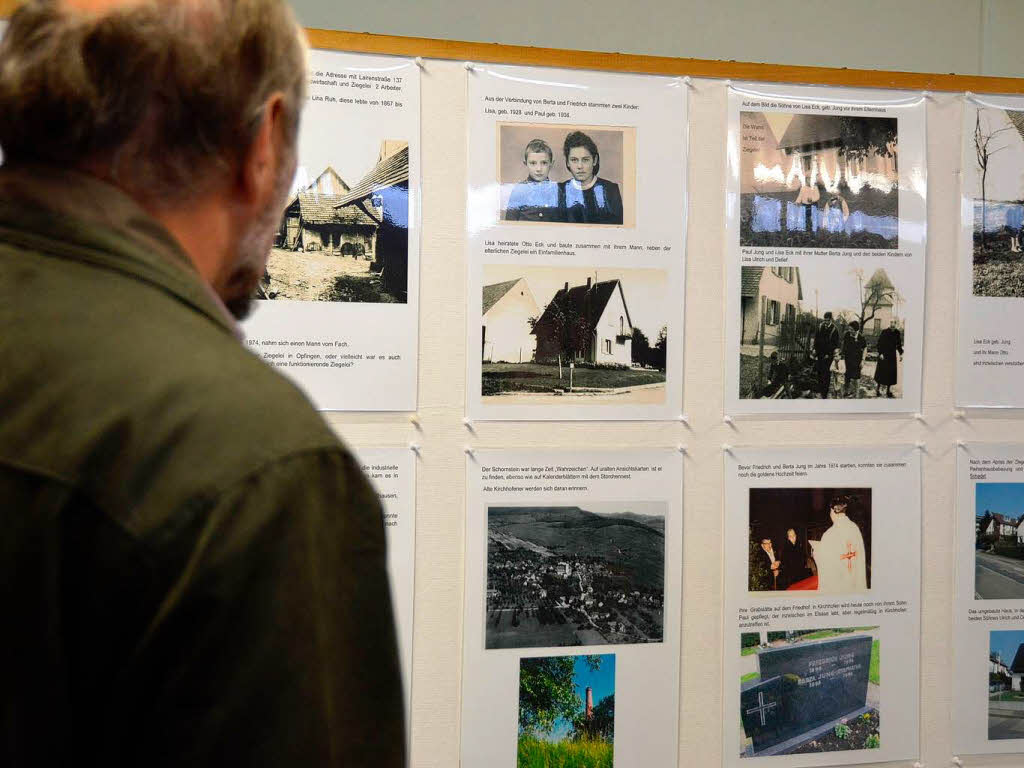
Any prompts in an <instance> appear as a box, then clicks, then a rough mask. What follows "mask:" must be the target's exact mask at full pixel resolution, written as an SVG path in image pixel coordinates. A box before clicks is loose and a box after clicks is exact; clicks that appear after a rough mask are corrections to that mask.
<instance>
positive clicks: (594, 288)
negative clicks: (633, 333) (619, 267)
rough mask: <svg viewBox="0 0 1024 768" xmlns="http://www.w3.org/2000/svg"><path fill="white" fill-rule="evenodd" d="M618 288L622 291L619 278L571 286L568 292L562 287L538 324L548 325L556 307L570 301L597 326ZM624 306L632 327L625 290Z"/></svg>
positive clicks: (569, 303) (571, 305)
mask: <svg viewBox="0 0 1024 768" xmlns="http://www.w3.org/2000/svg"><path fill="white" fill-rule="evenodd" d="M616 289H618V290H619V291H622V283H621V282H620V281H618V280H602V281H601V282H599V283H593V284H592V285H590V286H586V285H576V286H573V287H572V288H570V289H569V290H568V292H566V290H565V288H560V289H559V290H558V291H557V292H556V293H555V295H554V296H553V297H552V299H551V301H550V302H549V303H548V305H547V306H546V307H545V308H544V313H543V314H542V315H541V316H540V320H538V321H537V325H546V324H548V323H550V322H553V320H552V315H553V314H554V312H555V308H558V307H563V306H565V305H566V303H568V306H570V307H572V308H574V309H576V310H577V311H578V312H580V313H582V314H585V315H586V317H587V318H589V321H590V324H591V326H595V325H597V322H598V321H599V320H600V319H601V315H602V314H604V310H605V307H607V306H608V301H609V300H610V299H611V297H612V295H613V294H614V293H615V290H616ZM622 306H623V307H625V308H626V321H627V322H628V323H629V326H630V328H632V327H633V321H632V319H630V317H629V307H628V306H626V294H625V291H622Z"/></svg>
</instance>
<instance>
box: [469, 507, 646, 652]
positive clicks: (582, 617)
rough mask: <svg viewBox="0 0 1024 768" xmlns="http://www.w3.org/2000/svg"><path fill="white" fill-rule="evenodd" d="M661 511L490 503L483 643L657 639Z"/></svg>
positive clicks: (535, 645) (527, 645)
mask: <svg viewBox="0 0 1024 768" xmlns="http://www.w3.org/2000/svg"><path fill="white" fill-rule="evenodd" d="M665 509H666V505H665V503H664V502H587V503H586V504H585V505H582V506H550V507H532V506H523V507H490V508H489V509H488V510H487V605H486V612H485V621H486V632H485V638H486V642H485V647H486V648H488V649H492V648H548V647H558V646H580V645H613V644H624V643H659V642H661V641H662V637H663V617H664V599H665V593H664V583H665Z"/></svg>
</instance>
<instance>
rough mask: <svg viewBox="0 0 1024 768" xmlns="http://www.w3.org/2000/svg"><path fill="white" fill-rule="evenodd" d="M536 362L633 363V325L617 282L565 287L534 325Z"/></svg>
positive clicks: (609, 281) (627, 364) (589, 280)
mask: <svg viewBox="0 0 1024 768" xmlns="http://www.w3.org/2000/svg"><path fill="white" fill-rule="evenodd" d="M534 334H535V335H536V337H537V361H538V362H542V363H543V362H552V361H555V362H557V360H558V359H559V357H563V359H564V357H565V356H566V351H567V350H568V352H569V355H568V356H569V357H570V358H571V360H573V361H580V362H587V363H596V364H598V365H622V366H629V365H631V364H632V362H633V360H632V345H633V323H632V322H631V321H630V319H629V308H628V307H627V306H626V296H625V293H624V292H623V289H622V282H621V281H620V280H605V281H602V282H598V283H595V282H593V281H592V280H591V279H590V278H589V277H588V278H587V282H586V284H585V285H574V286H570V285H569V283H566V284H565V287H564V288H562V290H560V291H559V292H558V293H556V294H555V295H554V297H553V298H552V299H551V301H550V302H549V303H548V305H547V307H546V308H545V310H544V314H542V315H541V316H540V319H539V320H538V321H537V323H536V325H535V326H534Z"/></svg>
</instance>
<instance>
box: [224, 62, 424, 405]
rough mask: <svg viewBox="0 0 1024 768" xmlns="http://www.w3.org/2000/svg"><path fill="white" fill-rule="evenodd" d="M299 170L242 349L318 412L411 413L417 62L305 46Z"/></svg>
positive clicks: (415, 335)
mask: <svg viewBox="0 0 1024 768" xmlns="http://www.w3.org/2000/svg"><path fill="white" fill-rule="evenodd" d="M310 70H311V81H310V87H309V100H308V102H307V103H306V107H305V109H304V110H303V113H302V121H301V124H300V129H299V158H298V171H297V173H296V176H295V179H294V181H293V183H292V190H291V193H290V196H289V200H288V204H287V207H286V209H285V213H284V216H283V217H282V219H281V225H280V229H279V231H278V234H277V236H276V239H275V243H274V248H273V250H272V251H271V254H270V259H269V262H268V264H267V270H266V273H265V275H264V278H263V281H262V282H261V284H260V287H259V293H258V298H259V299H261V300H259V301H256V302H255V305H256V309H255V310H254V312H253V314H252V316H251V318H250V319H249V320H247V321H246V323H245V325H244V330H245V334H246V337H247V340H248V344H249V348H250V349H251V350H253V351H254V352H256V353H258V354H259V355H260V356H262V357H263V358H264V359H265V360H267V361H268V362H270V363H272V364H273V365H275V366H276V367H277V368H279V369H280V370H282V371H283V372H284V373H286V374H287V375H289V376H291V377H292V378H293V379H294V380H295V381H296V382H297V383H298V384H299V385H300V386H301V387H302V388H303V389H304V390H305V391H306V392H307V394H308V395H309V396H310V398H311V399H312V400H313V403H314V404H315V405H316V406H317V407H318V408H319V409H321V410H326V411H339V410H345V411H413V410H415V409H416V364H417V343H418V337H419V326H418V317H419V314H418V313H419V247H420V224H419V218H420V215H419V211H420V181H419V179H420V158H419V146H420V71H419V67H417V66H416V64H415V63H414V62H412V61H411V60H409V59H400V58H394V57H385V56H365V55H361V54H352V53H337V52H333V51H312V52H311V54H310Z"/></svg>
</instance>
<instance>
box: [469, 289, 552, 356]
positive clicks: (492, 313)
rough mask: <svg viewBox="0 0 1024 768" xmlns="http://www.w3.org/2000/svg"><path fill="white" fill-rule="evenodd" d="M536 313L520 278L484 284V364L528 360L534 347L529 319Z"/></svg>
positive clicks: (538, 309) (530, 295)
mask: <svg viewBox="0 0 1024 768" xmlns="http://www.w3.org/2000/svg"><path fill="white" fill-rule="evenodd" d="M539 315H540V307H538V306H537V301H536V299H534V298H533V292H532V291H530V285H529V283H527V282H526V280H525V279H524V278H521V277H520V278H516V279H514V280H505V281H503V282H500V283H495V284H493V285H485V286H484V296H483V321H482V332H481V345H482V357H481V359H482V360H483V361H484V362H488V363H498V362H501V363H528V362H530V361H531V360H533V358H534V354H535V352H536V350H537V338H536V336H534V335H533V327H532V325H531V321H532V320H534V319H535V318H537V317H538V316H539Z"/></svg>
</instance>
